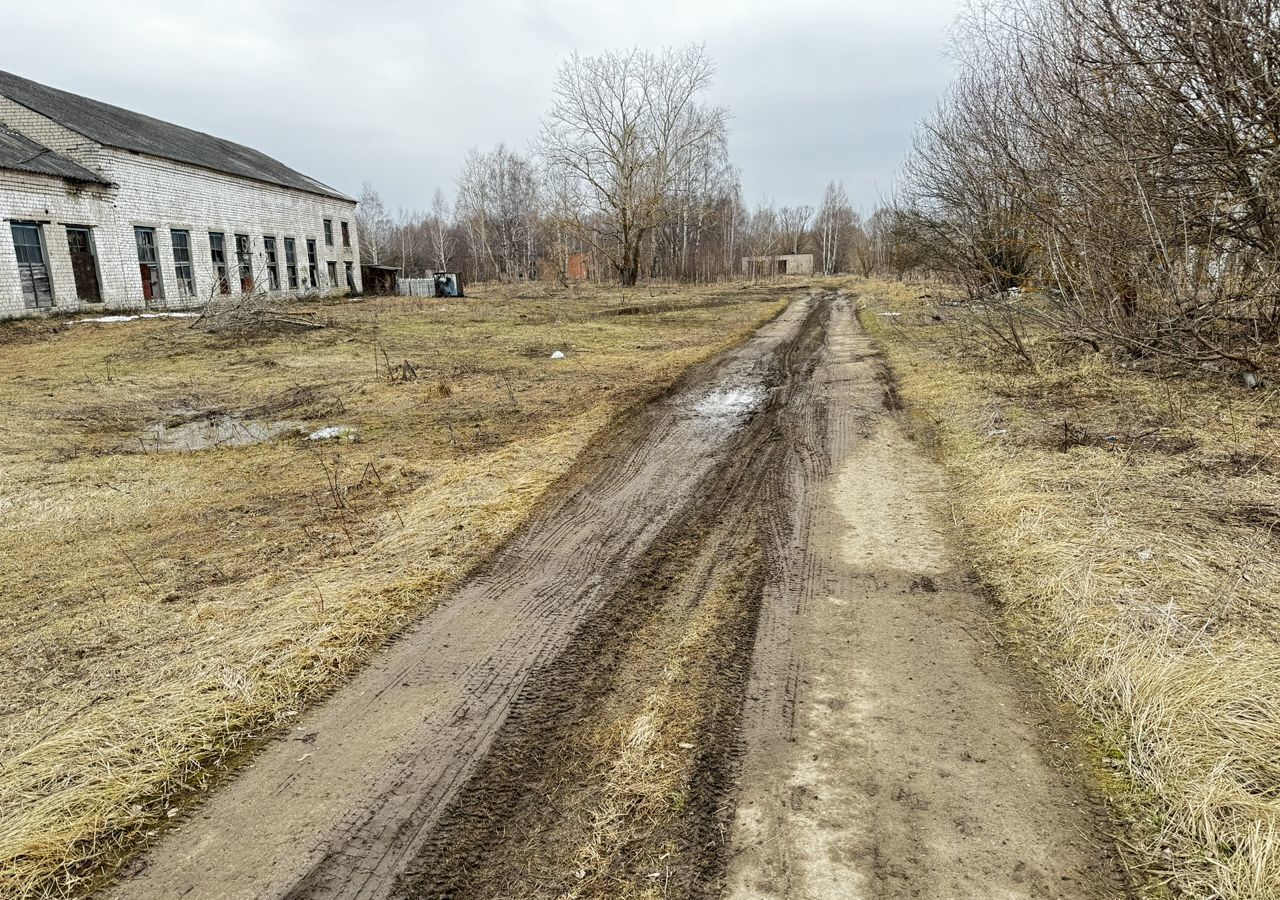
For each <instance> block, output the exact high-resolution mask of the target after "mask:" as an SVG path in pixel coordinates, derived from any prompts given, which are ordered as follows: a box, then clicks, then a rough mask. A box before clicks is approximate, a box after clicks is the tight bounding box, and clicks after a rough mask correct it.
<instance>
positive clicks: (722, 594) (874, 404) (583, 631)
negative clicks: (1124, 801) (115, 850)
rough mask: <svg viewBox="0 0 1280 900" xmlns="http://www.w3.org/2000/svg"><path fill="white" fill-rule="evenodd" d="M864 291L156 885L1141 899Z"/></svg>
mask: <svg viewBox="0 0 1280 900" xmlns="http://www.w3.org/2000/svg"><path fill="white" fill-rule="evenodd" d="M941 491H942V484H941V481H940V479H939V477H938V474H937V472H936V470H935V468H934V467H933V465H932V464H931V463H929V462H928V461H927V460H925V459H924V458H923V457H922V456H921V455H920V453H919V451H918V450H917V449H916V448H915V447H914V446H913V445H912V444H911V442H910V441H908V440H907V439H906V437H905V435H904V430H903V424H902V414H901V413H900V412H899V411H898V410H897V409H896V402H895V400H894V395H893V394H892V386H891V384H890V383H889V382H888V380H887V376H886V373H885V370H884V368H883V366H882V364H881V362H880V360H879V359H878V357H876V356H875V354H874V353H873V352H872V351H871V348H870V345H869V343H868V341H867V339H866V337H865V335H863V334H862V332H861V330H860V329H859V327H858V325H857V322H856V319H855V317H854V312H853V302H852V299H851V298H849V297H844V296H836V295H827V296H814V297H811V298H809V299H807V300H804V301H798V302H795V303H793V304H792V305H791V306H790V307H789V308H788V309H787V311H786V312H784V313H783V314H782V316H780V317H779V318H778V319H776V320H775V321H773V322H772V323H770V324H768V325H766V326H765V327H764V328H762V329H761V330H760V331H759V332H758V333H757V334H756V335H755V336H754V337H753V338H752V339H751V340H750V341H748V342H747V343H745V344H744V345H742V346H741V347H739V348H737V349H736V350H734V351H731V352H729V353H727V354H725V355H724V356H722V357H721V358H720V359H718V360H717V361H715V362H714V363H712V364H709V365H707V366H704V367H701V368H700V369H699V370H697V371H695V372H694V373H692V374H691V375H690V376H689V377H688V378H686V380H685V382H684V383H683V384H682V385H681V386H680V387H679V388H678V389H677V390H676V391H675V392H674V393H673V394H672V395H671V396H669V397H667V398H665V399H663V400H660V401H657V402H655V403H652V404H650V405H649V406H648V407H646V408H645V409H644V410H642V411H641V412H640V413H638V414H637V415H636V417H635V418H634V420H633V421H631V422H629V423H627V425H625V426H624V427H623V428H621V429H620V430H619V431H618V432H617V433H616V434H614V435H612V436H611V437H610V439H609V440H607V441H605V442H603V443H602V444H601V446H599V447H598V448H597V449H596V450H595V451H594V452H593V454H592V455H591V457H590V458H589V459H588V460H586V461H585V462H584V463H583V464H582V465H581V466H579V467H578V469H577V471H575V472H574V473H573V475H572V476H570V478H569V479H567V480H566V482H565V483H564V484H562V485H561V486H560V489H559V491H558V493H557V496H556V499H555V500H554V501H553V502H550V503H548V504H547V505H546V506H545V507H544V508H543V510H542V511H541V512H540V513H539V514H538V515H537V516H536V517H535V519H534V520H533V521H532V522H531V523H530V524H529V526H528V527H527V528H525V529H524V530H523V531H522V532H521V533H520V534H519V535H518V536H517V537H516V538H515V539H514V540H513V541H512V542H511V543H510V544H509V545H508V546H507V547H506V548H505V549H504V550H503V551H502V552H501V553H499V554H498V555H497V556H496V557H495V558H494V559H493V560H492V561H491V562H490V563H489V565H487V566H486V567H485V568H484V569H483V570H482V571H480V572H479V573H478V574H477V575H475V576H473V577H472V578H471V579H469V580H468V581H467V582H466V583H465V584H464V585H462V586H461V587H460V588H459V589H458V590H457V591H456V592H455V593H454V595H453V596H452V597H450V598H449V599H448V601H447V602H446V603H444V604H443V605H442V606H441V608H439V609H438V610H437V611H435V612H433V613H432V614H431V615H429V616H428V617H426V618H425V619H424V620H423V621H422V622H421V623H420V624H419V625H418V626H417V627H416V628H414V629H413V630H412V631H410V632H409V633H407V634H406V635H404V636H403V637H402V638H401V639H399V640H398V641H396V642H395V643H394V644H392V645H391V646H390V647H389V648H388V649H387V650H386V651H385V652H384V653H382V654H380V655H379V656H378V658H377V659H376V661H375V662H374V663H372V664H371V665H370V666H369V667H368V668H367V669H365V670H364V671H363V672H362V673H361V675H360V676H359V677H358V678H357V679H356V680H355V681H354V682H353V683H352V684H351V685H350V686H349V687H347V688H346V689H344V690H343V691H341V692H340V693H338V694H337V695H336V696H334V697H333V698H332V699H331V700H329V701H328V702H326V703H325V704H323V705H322V706H320V707H318V708H317V709H315V710H314V711H312V712H311V713H309V714H308V715H307V716H306V717H304V719H303V720H302V722H301V724H300V725H299V726H298V728H297V729H296V730H295V731H294V732H292V733H291V734H290V735H288V736H286V737H285V738H283V739H281V740H279V741H276V742H275V743H273V744H272V745H270V746H269V747H268V748H266V749H265V750H264V751H263V752H262V753H261V754H260V755H259V756H258V757H257V758H256V759H255V760H254V764H253V765H252V767H250V768H248V769H246V770H245V771H244V772H242V773H241V774H240V775H239V776H238V777H237V778H235V779H234V780H233V781H232V782H231V783H230V784H228V785H227V786H226V787H225V788H224V789H223V790H221V791H220V792H218V793H216V794H215V795H214V796H213V797H212V798H210V800H209V801H208V802H207V803H206V804H204V805H203V806H202V807H201V808H200V809H198V810H197V811H196V812H195V813H193V814H192V815H191V816H190V817H189V819H188V820H187V821H185V822H184V823H182V825H181V827H180V828H178V829H175V830H174V831H172V832H170V833H169V834H167V835H166V836H164V837H163V839H161V840H160V841H159V842H158V844H157V845H156V846H155V847H154V848H152V849H151V851H149V852H148V853H147V854H146V855H145V856H144V857H143V858H142V859H141V860H139V862H138V863H137V864H135V865H133V866H132V867H130V869H129V871H128V872H127V873H126V874H125V875H124V876H123V877H122V879H121V880H120V882H119V883H118V884H117V885H116V886H115V887H114V888H113V889H111V890H109V891H108V895H109V896H110V897H112V898H115V900H123V898H130V900H133V898H139V900H140V898H156V897H182V898H236V900H240V898H243V900H249V898H297V900H302V898H338V897H341V898H432V897H440V898H444V897H450V898H497V897H511V898H542V897H546V898H551V897H582V898H586V897H595V898H603V897H720V896H729V897H734V898H774V897H777V898H783V897H787V898H810V897H811V898H827V897H831V898H836V897H840V898H845V897H866V898H885V897H974V898H978V897H1010V898H1012V897H1027V898H1031V897H1035V898H1045V897H1063V898H1068V897H1070V898H1077V897H1079V898H1085V897H1088V898H1096V897H1105V896H1110V895H1113V894H1119V893H1120V890H1121V888H1122V885H1121V884H1120V883H1119V882H1118V881H1117V880H1116V876H1115V868H1114V865H1113V863H1112V857H1111V855H1110V853H1109V851H1108V849H1107V847H1106V845H1105V841H1103V840H1102V839H1101V838H1100V837H1099V835H1100V834H1101V829H1100V828H1099V823H1098V822H1097V821H1096V815H1097V814H1096V813H1095V812H1094V810H1093V807H1092V806H1091V804H1090V800H1089V794H1088V791H1087V789H1086V787H1085V785H1084V784H1083V782H1082V781H1081V779H1080V778H1079V776H1078V775H1077V774H1076V770H1075V768H1074V765H1075V763H1074V760H1073V759H1072V758H1071V757H1070V756H1069V754H1065V753H1063V752H1062V751H1061V750H1060V742H1059V741H1057V740H1051V737H1052V736H1053V735H1055V734H1056V731H1055V730H1054V729H1055V728H1056V727H1057V726H1056V725H1055V724H1054V723H1053V722H1052V721H1051V720H1052V719H1053V716H1052V713H1051V712H1046V711H1045V710H1044V708H1043V707H1042V706H1041V705H1040V703H1039V701H1038V700H1037V698H1036V695H1035V693H1034V690H1033V689H1031V688H1029V687H1028V684H1032V683H1033V682H1032V681H1030V680H1028V679H1027V678H1026V677H1025V673H1022V672H1021V671H1020V670H1019V669H1018V667H1017V665H1016V664H1015V663H1013V662H1010V661H1009V660H1006V659H1004V658H1003V657H1001V656H1000V655H998V654H996V653H995V645H994V643H987V642H983V641H981V640H979V639H975V637H974V636H973V635H975V634H977V635H981V634H983V633H985V632H986V630H987V627H988V625H990V624H991V623H992V621H993V616H992V614H991V611H990V610H989V609H988V608H987V607H986V606H985V605H984V603H983V602H982V601H981V600H980V599H979V598H978V597H977V595H976V593H975V591H974V589H973V586H972V585H971V584H970V582H969V580H968V579H967V578H966V574H965V570H964V568H963V566H961V565H960V564H959V563H958V562H957V560H956V558H955V557H954V556H953V552H952V550H951V549H950V546H949V545H948V542H947V539H946V536H945V533H944V531H943V529H942V528H941V526H940V525H939V522H940V519H939V508H938V501H939V499H940V494H941Z"/></svg>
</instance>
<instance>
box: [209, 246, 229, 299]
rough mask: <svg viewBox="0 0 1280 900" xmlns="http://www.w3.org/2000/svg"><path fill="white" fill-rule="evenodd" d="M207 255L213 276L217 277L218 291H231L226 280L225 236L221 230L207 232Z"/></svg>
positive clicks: (221, 292)
mask: <svg viewBox="0 0 1280 900" xmlns="http://www.w3.org/2000/svg"><path fill="white" fill-rule="evenodd" d="M209 257H210V258H211V259H212V260H213V277H214V278H216V279H218V293H220V294H229V293H231V284H230V283H229V282H228V281H227V236H226V235H225V234H223V233H222V232H221V231H210V232H209Z"/></svg>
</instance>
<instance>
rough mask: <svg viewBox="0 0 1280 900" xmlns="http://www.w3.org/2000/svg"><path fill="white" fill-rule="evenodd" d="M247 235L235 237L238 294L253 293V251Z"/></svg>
mask: <svg viewBox="0 0 1280 900" xmlns="http://www.w3.org/2000/svg"><path fill="white" fill-rule="evenodd" d="M252 246H253V245H252V244H250V243H249V235H247V234H237V235H236V265H237V266H239V267H240V293H242V294H252V293H253V249H252Z"/></svg>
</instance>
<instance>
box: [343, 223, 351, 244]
mask: <svg viewBox="0 0 1280 900" xmlns="http://www.w3.org/2000/svg"><path fill="white" fill-rule="evenodd" d="M342 246H344V247H350V246H351V229H350V228H348V227H347V223H346V222H343V223H342Z"/></svg>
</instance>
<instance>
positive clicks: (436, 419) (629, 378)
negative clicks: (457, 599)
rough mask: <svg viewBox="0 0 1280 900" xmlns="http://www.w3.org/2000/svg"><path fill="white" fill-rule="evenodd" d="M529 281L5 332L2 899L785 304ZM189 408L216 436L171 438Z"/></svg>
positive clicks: (92, 844)
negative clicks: (308, 323) (203, 325)
mask: <svg viewBox="0 0 1280 900" xmlns="http://www.w3.org/2000/svg"><path fill="white" fill-rule="evenodd" d="M523 290H524V294H523V296H522V295H521V294H520V293H519V292H518V291H516V290H514V289H487V290H486V289H483V288H477V289H476V290H475V296H474V297H471V298H469V299H466V300H455V301H446V302H441V301H435V300H430V301H428V300H413V301H409V300H407V299H398V298H387V299H381V300H368V301H365V302H359V303H327V304H324V305H322V306H319V307H316V306H310V307H309V309H310V311H312V312H314V313H317V314H318V318H319V319H320V320H321V321H323V322H324V323H325V324H326V327H325V328H323V329H320V330H316V331H309V332H304V333H300V334H276V335H258V336H248V337H245V336H239V337H229V336H219V335H211V334H207V333H202V332H198V331H195V330H191V329H189V328H188V327H187V323H186V322H183V321H182V320H143V321H135V322H130V323H112V324H74V323H69V322H66V321H47V322H19V323H9V324H5V325H0V517H2V519H3V529H0V583H2V584H4V585H5V590H4V595H3V599H0V651H2V655H0V682H3V683H4V685H5V686H6V690H5V692H4V696H3V697H0V896H15V897H19V896H20V897H54V896H68V895H75V894H77V893H80V892H83V890H84V889H85V888H86V886H87V885H91V884H92V882H93V881H94V879H95V878H96V877H97V876H98V875H99V874H100V873H101V872H102V871H103V870H104V869H105V868H107V867H109V866H111V865H112V864H113V863H114V862H115V861H117V860H118V859H119V858H120V856H121V854H122V853H123V852H125V851H127V850H128V849H129V848H130V847H132V846H135V845H136V843H137V842H138V840H139V839H140V838H142V837H144V836H145V835H146V834H147V833H149V832H151V831H153V830H154V829H156V828H157V826H158V825H159V824H160V823H162V822H163V821H165V819H166V818H167V817H169V816H170V815H172V814H173V813H174V812H175V808H174V804H175V803H176V802H178V801H179V800H180V798H181V797H183V796H184V795H185V794H187V793H189V792H192V791H199V790H201V789H202V788H204V787H205V786H206V785H207V784H208V783H210V782H211V781H212V780H214V779H216V777H217V774H218V772H219V770H220V768H222V767H223V766H224V765H225V764H226V762H227V761H228V758H229V757H230V756H231V755H233V754H234V753H236V752H237V750H238V749H240V748H242V747H243V746H244V745H245V743H246V742H247V741H250V740H252V739H253V738H254V737H255V736H256V735H260V734H262V733H263V732H265V731H268V730H269V729H271V728H273V727H275V726H278V725H279V724H281V723H283V722H287V721H288V720H289V719H290V718H291V717H293V716H295V715H297V713H298V711H299V710H300V709H301V708H302V707H303V706H304V705H305V704H306V703H307V702H308V701H309V700H311V699H314V698H315V697H317V696H319V695H321V694H323V693H324V692H325V691H327V690H330V689H331V688H332V687H333V686H335V685H336V684H338V683H340V682H341V681H342V680H343V679H344V678H345V677H346V676H348V675H349V673H350V672H351V671H352V670H353V669H354V668H355V667H356V666H358V665H359V664H360V662H361V661H362V660H363V659H365V658H366V657H367V655H368V654H369V653H370V652H372V650H373V649H375V648H376V647H377V646H378V645H379V644H380V643H381V642H382V641H384V640H385V639H386V637H387V636H389V635H390V634H392V633H394V632H395V631H396V630H397V629H399V628H401V627H403V626H404V624H405V623H407V622H408V621H410V620H411V619H413V618H414V617H416V616H418V615H420V614H422V613H423V612H424V611H426V610H428V609H429V608H430V606H431V604H432V603H433V602H434V601H435V600H436V599H437V598H438V597H440V596H441V594H442V593H443V592H444V591H445V590H446V589H447V588H448V587H449V586H450V585H451V584H453V583H455V582H456V581H457V580H458V579H459V578H461V577H462V576H463V575H465V574H466V573H467V572H468V571H469V570H470V569H472V568H473V567H474V566H475V565H476V564H477V563H478V562H479V561H480V560H482V559H483V558H484V557H485V556H486V555H487V554H489V553H490V552H492V550H493V549H494V548H496V547H497V546H498V545H499V544H500V543H501V542H502V541H503V540H504V539H505V538H507V537H508V536H510V535H511V534H512V532H513V531H514V530H515V529H516V528H517V527H519V525H520V523H521V522H522V521H524V519H525V518H526V517H527V515H528V514H529V512H530V511H531V510H532V509H533V508H534V507H535V505H536V504H537V503H538V501H539V500H540V499H541V498H542V497H543V496H544V495H545V493H546V491H547V490H548V488H549V487H550V486H551V485H552V484H553V483H554V481H555V480H556V479H557V478H558V477H559V476H560V475H562V474H563V473H564V472H566V471H567V470H568V469H569V467H570V466H571V465H572V464H573V462H574V460H575V459H576V458H577V456H578V455H579V453H580V452H581V451H582V450H583V449H584V448H585V447H586V446H587V444H588V443H589V442H590V441H591V439H592V438H593V437H594V436H596V435H598V434H599V433H600V432H601V430H602V429H605V428H606V427H607V425H608V424H609V422H610V421H611V420H612V419H613V418H614V417H615V416H617V415H620V414H622V413H623V411H625V410H626V409H628V408H629V407H631V406H633V405H634V404H636V403H639V402H643V401H645V400H647V399H649V398H651V397H653V396H654V395H656V394H657V393H660V392H661V391H663V390H665V389H667V388H668V387H669V386H670V385H671V384H672V383H673V382H674V381H675V380H676V379H677V378H678V377H679V376H680V375H681V374H682V373H683V372H685V371H686V370H687V369H688V368H689V367H690V366H691V365H693V364H695V363H697V362H699V361H702V360H704V359H707V358H709V357H710V356H712V355H713V354H715V353H716V352H718V351H719V350H721V349H724V348H725V347H727V346H730V345H732V344H733V343H736V342H737V341H739V340H741V339H742V338H744V337H745V336H746V335H747V334H749V333H750V332H751V331H752V330H753V329H754V328H755V327H757V326H758V325H759V324H760V323H761V322H763V321H765V320H766V319H768V318H769V317H771V316H773V315H775V314H776V313H777V312H778V310H779V309H780V308H781V307H782V305H783V304H784V303H785V301H784V300H783V299H781V295H780V293H779V292H778V290H777V289H772V288H769V287H767V286H760V287H758V288H750V289H742V288H737V287H725V288H701V289H683V288H681V289H676V288H671V289H657V290H646V291H631V292H627V293H626V294H620V293H619V292H617V291H612V292H609V291H603V290H581V291H575V292H573V293H569V294H565V293H562V292H555V293H553V294H548V293H545V292H543V291H541V290H540V289H538V288H528V289H523ZM555 350H561V351H563V352H564V353H565V354H566V358H564V359H556V360H552V359H551V358H550V357H551V354H552V352H553V351H555ZM193 423H194V424H195V425H196V426H197V427H196V432H197V433H198V434H197V435H196V437H197V439H199V440H208V439H213V440H214V441H215V443H216V445H215V446H211V447H208V448H205V449H199V450H179V449H174V448H173V438H174V436H175V435H177V436H179V437H180V438H181V440H184V441H185V440H187V439H188V436H187V434H186V429H187V426H191V425H193ZM201 423H207V425H208V427H203V426H201ZM327 426H338V427H340V428H341V429H342V431H341V432H340V434H341V436H340V437H338V438H337V439H334V440H310V439H308V437H307V436H306V435H307V434H308V433H311V432H314V431H315V430H318V429H321V428H323V427H327ZM165 427H167V428H169V429H170V430H168V431H166V430H164V428H165ZM174 428H176V429H177V430H176V431H174V430H172V429H174ZM277 429H278V434H277V435H276V436H275V437H274V438H273V439H271V440H263V441H257V442H253V441H252V439H253V438H255V437H257V436H261V435H262V434H264V433H265V432H266V431H269V430H277Z"/></svg>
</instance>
